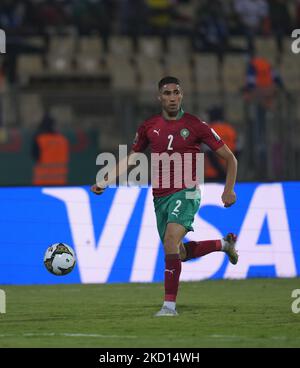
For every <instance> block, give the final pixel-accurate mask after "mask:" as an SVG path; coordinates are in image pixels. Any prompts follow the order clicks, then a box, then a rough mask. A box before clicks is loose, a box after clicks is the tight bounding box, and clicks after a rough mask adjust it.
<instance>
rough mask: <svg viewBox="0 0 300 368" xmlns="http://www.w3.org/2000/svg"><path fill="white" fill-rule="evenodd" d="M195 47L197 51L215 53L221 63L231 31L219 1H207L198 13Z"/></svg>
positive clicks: (194, 38)
mask: <svg viewBox="0 0 300 368" xmlns="http://www.w3.org/2000/svg"><path fill="white" fill-rule="evenodd" d="M196 14H197V16H196V22H195V29H194V32H193V34H194V37H193V45H194V49H195V51H200V52H213V53H216V55H217V56H218V59H219V61H222V60H223V55H224V52H225V50H226V49H227V47H228V42H229V29H228V25H227V20H226V15H225V12H224V9H223V3H222V2H221V1H219V0H216V1H209V0H207V1H205V2H204V3H202V4H200V5H199V7H198V10H197V12H196Z"/></svg>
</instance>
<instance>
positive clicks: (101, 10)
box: [73, 0, 114, 49]
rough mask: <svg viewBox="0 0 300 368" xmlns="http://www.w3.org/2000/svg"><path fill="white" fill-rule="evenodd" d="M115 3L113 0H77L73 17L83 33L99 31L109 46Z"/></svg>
mask: <svg viewBox="0 0 300 368" xmlns="http://www.w3.org/2000/svg"><path fill="white" fill-rule="evenodd" d="M113 14H114V3H113V1H112V0H76V1H75V4H74V7H73V19H74V22H75V25H76V26H77V28H78V31H79V33H80V34H81V35H88V34H92V33H94V32H98V33H99V34H100V36H101V37H102V38H103V42H104V46H105V48H106V49H107V48H108V37H109V35H110V33H111V25H112V18H113Z"/></svg>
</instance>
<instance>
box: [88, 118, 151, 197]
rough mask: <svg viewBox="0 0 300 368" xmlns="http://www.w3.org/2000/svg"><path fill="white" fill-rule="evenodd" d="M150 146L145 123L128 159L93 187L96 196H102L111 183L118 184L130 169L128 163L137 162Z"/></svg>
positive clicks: (124, 159)
mask: <svg viewBox="0 0 300 368" xmlns="http://www.w3.org/2000/svg"><path fill="white" fill-rule="evenodd" d="M148 144H149V141H148V137H147V132H146V127H145V123H143V124H142V125H140V127H139V129H138V131H137V133H136V135H135V138H134V141H133V145H132V149H131V151H130V153H129V154H128V155H127V157H125V158H123V159H122V160H120V161H119V163H118V164H117V165H116V166H115V167H113V168H112V169H111V171H110V172H109V173H107V174H106V175H105V177H104V180H102V181H100V182H96V184H94V185H92V187H91V191H92V192H93V193H95V194H98V195H100V194H102V193H103V192H104V190H105V189H106V187H108V186H109V185H110V184H111V183H116V180H117V178H118V177H119V176H121V175H122V174H124V173H125V172H126V170H127V168H128V162H135V159H136V156H138V153H139V152H142V151H144V150H145V149H146V147H147V146H148Z"/></svg>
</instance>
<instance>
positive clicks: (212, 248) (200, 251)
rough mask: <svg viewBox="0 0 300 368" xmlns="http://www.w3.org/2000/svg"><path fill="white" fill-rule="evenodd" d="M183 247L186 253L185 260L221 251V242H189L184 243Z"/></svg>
mask: <svg viewBox="0 0 300 368" xmlns="http://www.w3.org/2000/svg"><path fill="white" fill-rule="evenodd" d="M184 246H185V249H186V252H187V259H192V258H199V257H202V256H205V255H206V254H209V253H212V252H218V251H220V250H221V249H222V243H221V240H203V241H198V242H196V241H191V242H188V243H185V244H184Z"/></svg>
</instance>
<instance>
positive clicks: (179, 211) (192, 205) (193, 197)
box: [154, 188, 201, 242]
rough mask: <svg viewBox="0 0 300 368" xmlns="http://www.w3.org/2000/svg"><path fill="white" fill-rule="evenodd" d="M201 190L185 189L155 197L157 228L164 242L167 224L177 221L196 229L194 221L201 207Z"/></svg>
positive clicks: (187, 227)
mask: <svg viewBox="0 0 300 368" xmlns="http://www.w3.org/2000/svg"><path fill="white" fill-rule="evenodd" d="M200 200H201V197H200V191H199V190H198V189H196V190H195V189H193V188H192V189H183V190H180V191H179V192H176V193H173V194H170V195H168V196H165V197H154V208H155V214H156V223H157V229H158V232H159V236H160V239H161V241H162V242H163V240H164V236H165V232H166V228H167V224H168V223H170V222H175V223H177V224H180V225H182V226H184V227H185V228H186V230H187V232H188V231H194V229H193V226H192V225H193V222H194V217H195V215H196V213H197V212H198V210H199V207H200Z"/></svg>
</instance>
